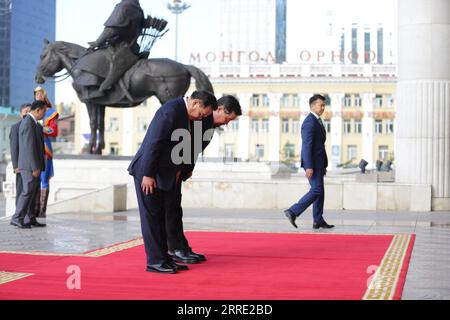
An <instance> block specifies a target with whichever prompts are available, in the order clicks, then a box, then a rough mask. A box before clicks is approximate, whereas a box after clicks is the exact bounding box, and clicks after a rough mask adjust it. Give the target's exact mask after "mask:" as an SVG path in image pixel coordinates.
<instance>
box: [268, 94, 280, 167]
mask: <svg viewBox="0 0 450 320" xmlns="http://www.w3.org/2000/svg"><path fill="white" fill-rule="evenodd" d="M281 96H282V94H280V93H270V94H269V99H270V108H269V111H270V117H269V132H270V134H269V161H270V162H279V161H280V135H281V125H280V122H281V121H280V107H281V101H280V100H281Z"/></svg>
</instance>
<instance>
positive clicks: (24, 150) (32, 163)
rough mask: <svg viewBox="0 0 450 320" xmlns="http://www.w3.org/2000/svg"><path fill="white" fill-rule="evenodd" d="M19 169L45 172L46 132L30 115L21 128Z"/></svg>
mask: <svg viewBox="0 0 450 320" xmlns="http://www.w3.org/2000/svg"><path fill="white" fill-rule="evenodd" d="M18 167H19V169H21V170H25V171H34V170H41V171H44V170H45V160H44V132H43V130H42V126H41V125H40V124H36V122H34V120H33V118H32V117H31V116H30V115H27V116H26V117H25V118H24V119H23V120H22V122H21V123H20V127H19V161H18Z"/></svg>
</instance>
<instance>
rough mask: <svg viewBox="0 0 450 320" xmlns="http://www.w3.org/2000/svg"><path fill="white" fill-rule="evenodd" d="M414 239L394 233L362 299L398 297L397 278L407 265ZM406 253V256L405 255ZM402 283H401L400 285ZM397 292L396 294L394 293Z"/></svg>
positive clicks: (391, 298) (390, 298)
mask: <svg viewBox="0 0 450 320" xmlns="http://www.w3.org/2000/svg"><path fill="white" fill-rule="evenodd" d="M413 242H414V239H413V237H412V236H411V235H396V236H394V238H393V239H392V242H391V245H390V246H389V249H388V250H387V252H386V255H385V256H384V258H383V260H382V261H381V264H380V266H379V268H378V269H377V271H376V273H375V276H374V277H373V279H372V282H371V283H370V285H369V288H368V289H367V292H366V294H365V295H364V297H363V300H393V299H399V298H400V294H398V293H401V292H398V290H397V289H398V287H399V284H400V283H399V279H400V275H401V274H402V271H404V272H406V270H404V267H405V268H407V267H408V262H409V258H410V255H411V251H412V246H413ZM407 255H408V256H407ZM406 258H407V259H406ZM402 285H403V283H402V284H401V287H403V286H402ZM396 293H397V294H396Z"/></svg>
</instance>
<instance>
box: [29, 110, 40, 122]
mask: <svg viewBox="0 0 450 320" xmlns="http://www.w3.org/2000/svg"><path fill="white" fill-rule="evenodd" d="M29 115H30V116H31V118H32V119H33V121H34V123H36V124H37V123H38V122H37V120H36V118H35V117H34V116H33V114H32V113H31V112H30V113H29Z"/></svg>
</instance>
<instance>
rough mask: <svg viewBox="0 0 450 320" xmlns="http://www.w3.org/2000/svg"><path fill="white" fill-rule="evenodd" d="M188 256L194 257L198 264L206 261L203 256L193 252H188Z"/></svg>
mask: <svg viewBox="0 0 450 320" xmlns="http://www.w3.org/2000/svg"><path fill="white" fill-rule="evenodd" d="M189 255H191V256H194V257H196V258H197V259H198V261H200V262H203V261H206V257H205V255H204V254H201V253H195V252H194V251H192V250H189Z"/></svg>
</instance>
